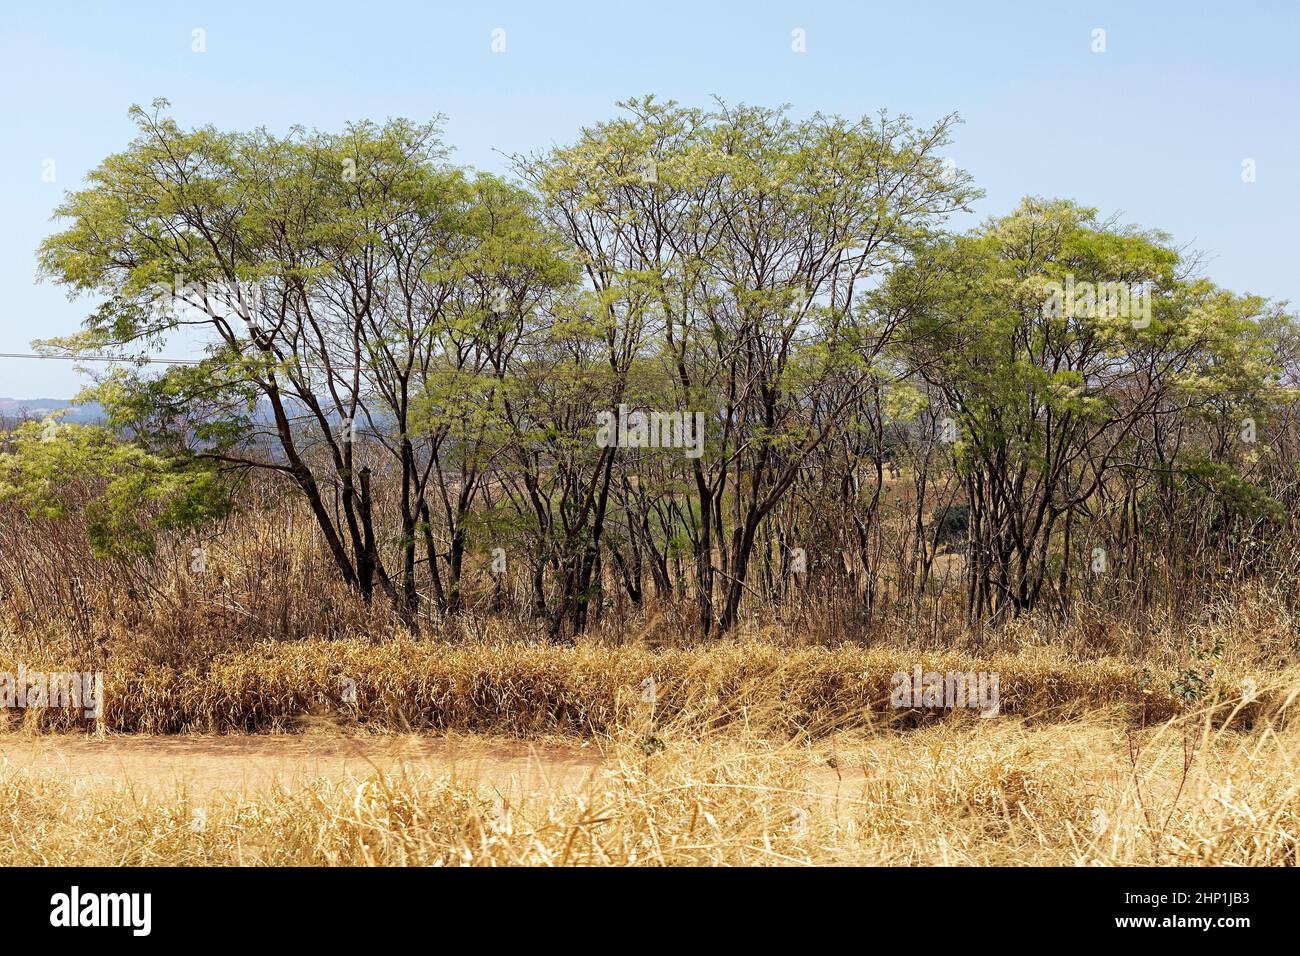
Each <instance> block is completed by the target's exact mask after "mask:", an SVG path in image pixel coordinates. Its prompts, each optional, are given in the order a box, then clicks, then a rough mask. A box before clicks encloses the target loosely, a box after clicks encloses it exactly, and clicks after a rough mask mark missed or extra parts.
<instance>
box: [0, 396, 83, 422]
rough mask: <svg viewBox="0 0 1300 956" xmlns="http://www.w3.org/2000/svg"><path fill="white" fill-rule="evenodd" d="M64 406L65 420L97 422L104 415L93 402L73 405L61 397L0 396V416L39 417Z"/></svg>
mask: <svg viewBox="0 0 1300 956" xmlns="http://www.w3.org/2000/svg"><path fill="white" fill-rule="evenodd" d="M65 408H66V409H69V411H68V413H67V414H66V415H64V416H63V420H64V421H65V422H81V423H87V422H97V421H100V420H101V419H103V417H104V410H103V409H102V408H100V407H99V405H98V404H96V403H94V402H91V403H89V404H87V405H75V406H74V405H73V404H72V403H71V402H70V401H68V400H67V399H63V398H0V418H17V419H22V418H34V419H40V418H44V417H45V416H46V415H48V414H50V413H51V412H58V411H62V410H63V409H65Z"/></svg>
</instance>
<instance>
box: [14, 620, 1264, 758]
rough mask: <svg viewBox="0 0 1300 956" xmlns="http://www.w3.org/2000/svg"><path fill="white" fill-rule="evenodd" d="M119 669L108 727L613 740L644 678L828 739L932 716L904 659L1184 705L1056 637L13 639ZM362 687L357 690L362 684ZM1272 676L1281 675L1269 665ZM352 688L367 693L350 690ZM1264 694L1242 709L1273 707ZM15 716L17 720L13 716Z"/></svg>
mask: <svg viewBox="0 0 1300 956" xmlns="http://www.w3.org/2000/svg"><path fill="white" fill-rule="evenodd" d="M19 660H21V663H22V664H23V665H24V666H26V668H27V669H28V670H31V671H39V670H45V671H61V670H81V669H91V668H93V667H103V668H104V672H105V673H104V681H105V699H106V701H105V708H104V713H103V717H102V720H101V722H100V724H99V726H98V729H99V730H106V731H113V732H120V733H140V734H167V733H180V732H202V733H228V732H258V731H284V730H292V729H293V728H294V727H295V725H297V724H298V723H299V722H301V721H302V720H304V719H307V718H327V719H331V720H335V721H339V722H341V723H346V724H357V725H360V726H363V727H365V728H368V729H371V730H378V731H423V732H428V731H446V730H456V731H462V732H476V733H493V734H502V735H515V736H538V735H548V734H563V735H579V736H602V735H608V734H611V733H613V732H614V730H615V729H616V728H618V727H620V726H622V725H623V724H625V723H626V722H627V721H628V720H629V719H630V718H635V716H636V715H637V714H639V713H640V710H641V709H642V708H643V706H644V705H643V704H642V702H641V697H640V691H639V688H640V686H641V684H642V682H643V681H644V680H645V679H646V678H652V679H653V680H654V681H655V682H656V685H657V701H656V705H655V706H656V715H657V717H658V718H659V719H661V720H665V721H679V720H684V721H686V722H687V723H689V724H690V725H691V726H695V727H698V728H703V729H710V728H718V727H722V726H727V725H732V724H742V725H746V726H750V727H754V728H758V727H761V728H762V729H764V730H766V731H770V732H772V733H776V734H778V735H784V736H789V735H794V734H800V733H808V734H813V735H825V734H827V733H831V732H834V731H837V730H845V729H850V728H855V727H878V726H882V725H883V726H897V725H898V724H899V723H904V724H908V723H915V722H916V721H918V720H923V719H926V715H924V714H921V713H919V712H915V711H899V710H895V709H893V708H891V707H890V706H889V703H890V701H889V694H890V680H891V678H892V676H893V675H894V674H895V673H896V672H899V671H902V672H906V673H908V674H910V673H912V671H913V668H914V667H915V666H917V665H920V666H921V667H922V668H923V670H925V671H938V672H940V673H947V672H948V671H953V670H956V671H962V672H970V671H990V672H996V673H998V674H1000V703H1001V712H1002V713H1003V714H1005V715H1011V716H1020V717H1025V718H1032V719H1038V720H1041V719H1049V718H1050V719H1055V720H1060V719H1065V718H1068V717H1070V716H1072V715H1077V714H1079V713H1082V712H1085V711H1092V710H1096V709H1098V708H1109V709H1112V710H1114V711H1115V712H1117V713H1119V714H1120V715H1121V716H1123V717H1125V718H1126V719H1128V720H1129V721H1131V722H1134V723H1141V722H1153V721H1159V720H1163V719H1165V718H1167V717H1170V716H1172V715H1174V714H1175V713H1177V712H1178V709H1179V705H1180V702H1179V700H1178V699H1177V697H1176V696H1175V695H1174V694H1173V693H1172V692H1171V686H1172V685H1173V683H1174V680H1175V678H1176V669H1175V668H1173V667H1170V666H1168V665H1165V666H1154V665H1139V664H1137V663H1134V662H1131V661H1125V660H1122V659H1119V658H1101V659H1097V660H1091V661H1079V660H1075V659H1071V658H1069V657H1067V656H1066V655H1064V654H1062V653H1061V652H1058V651H1056V650H1053V649H1051V648H1048V647H1027V648H1022V649H1020V650H1018V651H1015V652H1003V653H994V654H989V655H986V656H975V655H972V654H963V653H956V652H947V653H939V652H920V651H913V650H910V649H906V648H896V647H873V648H865V649H864V648H859V647H854V646H843V647H838V648H831V649H827V648H816V647H809V648H787V647H779V646H775V645H773V644H770V643H765V642H737V643H720V644H715V645H711V646H708V647H697V648H669V649H665V650H659V651H654V650H650V649H648V648H646V647H644V646H624V647H605V646H597V645H581V646H576V647H561V646H553V645H545V644H525V643H519V642H512V643H507V642H498V643H484V644H474V645H449V644H445V643H440V642H436V641H421V640H412V639H410V638H406V637H396V638H393V639H391V640H388V641H384V642H382V643H373V642H369V641H325V640H317V641H301V642H291V643H290V642H280V643H265V644H260V645H256V646H253V647H251V648H249V649H246V650H238V651H231V652H226V653H222V654H218V655H217V656H215V657H214V658H213V659H211V660H209V661H207V662H205V663H202V664H192V665H189V666H186V667H173V666H168V665H160V664H153V663H149V662H147V661H141V660H132V659H130V658H123V657H114V658H110V659H108V660H107V661H106V662H104V663H102V664H96V663H94V662H89V661H78V660H75V659H69V658H67V657H64V656H46V657H39V656H35V655H26V656H24V657H23V658H20V659H18V660H14V659H12V658H11V657H10V655H8V654H5V653H4V652H3V651H0V671H4V670H9V671H14V670H16V668H17V665H18V663H19ZM1248 672H1249V671H1248V670H1243V669H1241V668H1240V667H1239V668H1237V669H1234V668H1233V667H1223V668H1221V669H1220V672H1219V673H1218V674H1217V676H1216V678H1215V683H1214V685H1213V686H1212V690H1215V691H1216V692H1219V691H1221V692H1222V696H1224V697H1227V698H1231V697H1235V696H1240V689H1239V686H1238V684H1239V679H1240V677H1241V676H1243V675H1244V674H1246V673H1248ZM349 681H351V682H354V683H353V685H349V684H348V683H347V682H349ZM1256 683H1257V684H1258V685H1259V686H1260V687H1261V688H1265V687H1267V686H1269V685H1270V684H1272V683H1274V682H1272V681H1266V680H1264V679H1262V678H1259V677H1256ZM349 686H354V687H355V702H353V701H349V700H347V699H346V697H347V695H346V694H345V688H347V687H349ZM1276 703H1277V698H1276V695H1274V694H1272V693H1271V692H1268V691H1265V690H1261V692H1260V696H1259V699H1258V700H1257V701H1255V702H1253V703H1250V704H1248V705H1247V706H1246V707H1245V708H1244V710H1243V713H1242V715H1241V716H1244V717H1246V718H1253V717H1254V715H1255V714H1257V713H1258V712H1260V711H1261V710H1267V709H1269V708H1272V707H1274V706H1275V705H1276ZM4 720H8V721H9V729H13V727H14V725H15V724H16V723H19V722H23V723H25V724H26V725H27V726H29V727H31V728H32V729H45V730H50V729H76V728H81V729H86V728H87V722H86V721H85V719H84V718H83V717H82V716H81V715H80V713H79V712H77V711H74V710H68V709H58V710H56V709H46V710H32V711H28V712H27V713H26V715H25V716H24V717H10V716H7V715H4V712H3V711H0V721H4ZM0 726H3V725H2V724H0Z"/></svg>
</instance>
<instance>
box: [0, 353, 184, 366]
mask: <svg viewBox="0 0 1300 956" xmlns="http://www.w3.org/2000/svg"><path fill="white" fill-rule="evenodd" d="M0 358H11V359H58V360H61V361H64V362H148V363H150V364H154V365H198V364H199V362H200V361H201V360H200V359H180V358H149V357H147V356H140V357H138V358H137V357H132V356H130V355H102V354H97V353H91V354H89V355H42V354H40V353H39V352H0Z"/></svg>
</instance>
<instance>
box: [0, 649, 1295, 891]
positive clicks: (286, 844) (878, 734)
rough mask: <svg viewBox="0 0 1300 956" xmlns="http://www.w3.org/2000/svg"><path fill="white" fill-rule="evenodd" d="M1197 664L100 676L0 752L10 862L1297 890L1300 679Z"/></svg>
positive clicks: (170, 671)
mask: <svg viewBox="0 0 1300 956" xmlns="http://www.w3.org/2000/svg"><path fill="white" fill-rule="evenodd" d="M1252 637H1253V639H1254V643H1253V644H1252V645H1251V646H1252V648H1253V649H1254V651H1255V652H1257V651H1258V648H1259V646H1260V644H1259V637H1260V635H1259V633H1255V634H1254V635H1252ZM1243 646H1244V644H1243ZM29 650H30V649H29ZM24 659H25V660H26V661H27V666H28V668H29V669H34V668H36V667H37V666H38V665H43V666H46V667H48V668H49V669H51V670H53V669H55V668H56V667H63V668H72V667H73V666H75V664H76V663H78V662H76V661H73V660H68V659H66V658H65V659H61V660H55V659H50V660H47V661H40V662H36V663H33V662H32V661H31V660H30V655H29V656H28V657H26V658H24ZM913 663H920V664H922V665H923V667H924V668H925V669H926V670H931V669H933V670H941V671H946V670H949V669H961V670H993V671H998V672H999V673H1000V675H1001V685H1000V686H1001V691H1000V697H1001V699H1000V712H999V714H998V716H996V717H992V718H988V719H981V718H980V717H979V716H978V715H977V714H976V713H975V712H972V711H961V710H958V711H952V712H944V711H921V710H909V709H897V708H892V707H890V706H889V699H888V697H889V677H890V675H891V674H893V673H894V672H895V671H898V670H903V671H909V672H910V670H911V668H912V665H913ZM0 664H2V665H3V666H0V670H2V669H4V667H10V666H12V665H11V662H9V661H4V662H0ZM1188 666H1189V665H1188V664H1187V662H1182V663H1181V664H1180V663H1179V662H1177V661H1174V660H1167V661H1165V662H1163V663H1162V662H1160V661H1157V660H1155V659H1152V660H1150V661H1148V662H1145V663H1143V662H1133V661H1126V660H1123V659H1120V658H1113V657H1111V658H1098V659H1094V660H1090V661H1083V660H1078V659H1073V658H1071V657H1069V656H1068V655H1066V654H1063V653H1062V652H1060V651H1057V650H1052V649H1050V648H1048V647H1044V646H1034V645H1033V643H1032V641H1025V642H1022V644H1021V645H1020V646H1016V647H1011V646H1009V645H1008V646H1006V647H1004V648H1002V649H998V650H991V651H990V652H989V653H988V654H987V655H978V654H974V653H969V652H962V653H958V652H946V653H937V652H919V651H915V650H909V649H907V648H902V647H874V648H865V649H864V648H858V647H841V648H830V649H828V648H814V647H805V648H792V647H781V646H777V645H775V644H772V643H765V642H762V641H750V642H735V643H726V644H719V645H715V646H713V647H706V648H695V649H690V648H681V649H664V650H660V651H651V650H648V649H646V648H644V647H635V646H628V647H606V646H600V645H594V644H592V645H583V646H578V647H554V646H547V645H537V644H524V643H518V642H516V643H509V642H505V641H500V642H496V643H490V644H484V645H477V646H468V645H449V644H446V643H441V642H437V641H418V640H411V639H406V638H394V639H392V640H388V641H383V642H378V643H376V642H370V641H308V642H299V643H277V644H266V645H259V646H255V647H251V648H247V649H245V650H241V651H235V652H229V653H226V654H222V655H218V656H216V657H215V658H213V659H212V660H210V661H208V662H207V663H206V664H205V665H199V664H197V663H191V664H188V665H186V666H164V665H160V664H149V665H146V664H144V663H143V662H139V661H137V662H134V663H133V664H130V665H129V666H128V664H127V663H124V662H123V661H122V660H120V659H119V660H118V661H117V662H116V663H114V662H111V661H110V662H109V663H108V665H107V666H106V667H105V682H106V707H105V710H104V714H103V717H102V719H101V720H100V721H98V722H92V723H91V724H90V725H87V722H86V721H85V720H84V719H79V718H78V717H77V715H76V714H75V713H73V712H71V711H66V710H53V709H47V710H43V711H27V712H26V715H25V716H24V717H22V718H20V719H13V718H11V719H10V722H9V725H8V727H7V730H6V731H5V732H4V733H3V734H0V806H3V808H4V809H3V813H4V814H5V817H6V819H5V821H4V823H5V825H4V826H3V832H4V834H5V836H4V837H3V842H0V864H5V865H19V864H72V863H76V864H104V865H151V864H182V865H190V864H194V865H199V864H233V865H244V864H269V865H289V864H303V865H370V864H375V865H405V864H412V865H416V864H419V865H428V864H432V865H506V864H529V865H566V864H580V865H606V864H613V865H715V864H717V865H733V864H734V865H769V864H771V865H782V864H788V865H810V864H882V865H946V864H954V865H960V864H977V865H990V864H991V865H1010V864H1046V865H1063V866H1073V865H1133V864H1170V865H1295V864H1296V863H1298V862H1300V768H1298V767H1297V760H1298V758H1300V727H1297V725H1296V722H1295V721H1294V720H1291V719H1290V715H1291V713H1292V711H1293V710H1294V707H1295V706H1296V703H1295V698H1296V696H1297V695H1298V694H1300V671H1297V670H1296V669H1295V668H1294V667H1288V668H1282V669H1276V670H1273V671H1267V670H1266V668H1265V666H1264V665H1263V664H1262V663H1261V660H1260V658H1259V657H1258V656H1257V655H1256V656H1251V655H1245V654H1236V655H1234V654H1233V653H1227V654H1225V655H1224V656H1223V657H1222V659H1220V660H1217V661H1216V666H1215V669H1214V672H1213V673H1212V674H1207V684H1206V686H1205V687H1204V688H1203V693H1201V695H1200V696H1199V697H1198V698H1197V699H1195V700H1191V699H1187V698H1185V697H1180V696H1179V695H1178V694H1177V693H1175V692H1174V689H1175V688H1177V687H1178V686H1179V684H1178V681H1179V679H1180V673H1183V671H1180V668H1183V669H1186V668H1187V667H1188ZM1265 673H1271V674H1272V677H1271V678H1265V677H1264V676H1263V675H1264V674H1265ZM349 675H355V676H354V677H350V676H349ZM1248 675H1249V676H1248ZM647 677H651V678H653V679H654V681H655V693H654V695H653V697H654V701H653V703H650V702H648V701H647V700H646V699H644V693H643V691H642V690H641V688H642V687H643V683H642V682H643V681H644V680H645V679H646V678H647ZM344 678H347V679H350V680H352V681H353V682H354V691H355V699H354V700H342V699H340V683H341V680H343V679H344ZM1247 679H1249V680H1251V681H1253V682H1254V683H1252V684H1251V688H1250V693H1243V691H1242V689H1241V688H1242V681H1244V680H1247Z"/></svg>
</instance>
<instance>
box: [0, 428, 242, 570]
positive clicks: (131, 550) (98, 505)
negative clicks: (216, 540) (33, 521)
mask: <svg viewBox="0 0 1300 956" xmlns="http://www.w3.org/2000/svg"><path fill="white" fill-rule="evenodd" d="M9 443H10V445H11V446H12V450H10V451H8V452H6V453H4V454H2V455H0V500H5V499H7V500H11V501H13V502H15V503H16V504H17V505H19V506H20V507H21V508H23V509H24V510H25V511H26V512H27V513H28V514H29V515H30V516H31V517H34V518H45V519H51V520H64V519H67V518H69V517H70V516H71V515H73V514H74V513H75V512H78V511H80V512H81V513H82V514H83V515H84V519H85V524H86V529H87V534H88V536H89V539H90V544H91V547H92V549H93V550H94V553H95V554H96V555H97V556H99V557H128V556H132V555H143V556H148V555H151V554H152V553H153V551H154V547H155V542H156V538H157V535H158V533H159V532H163V531H182V530H188V529H194V528H198V527H200V526H202V525H204V524H206V523H208V522H211V521H215V520H219V519H220V518H223V517H225V516H226V515H227V514H228V513H229V511H230V509H231V498H230V489H229V487H228V486H227V485H226V483H225V482H223V481H222V480H221V478H220V476H219V475H218V474H217V473H216V471H215V469H213V468H212V467H211V466H210V465H207V464H205V463H203V462H199V461H195V460H184V459H164V458H161V457H158V456H156V455H152V454H150V453H149V452H147V451H145V450H144V449H142V448H141V447H139V446H138V445H135V444H132V443H129V442H122V441H119V440H118V439H116V438H115V437H114V436H113V433H112V432H111V431H109V430H108V429H106V428H101V427H98V426H92V425H74V424H60V423H58V422H56V421H55V420H53V419H47V420H46V421H45V422H43V423H42V422H27V423H25V424H23V425H22V426H20V427H19V428H18V429H17V430H15V431H14V432H13V433H12V434H11V435H10V436H9Z"/></svg>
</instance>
